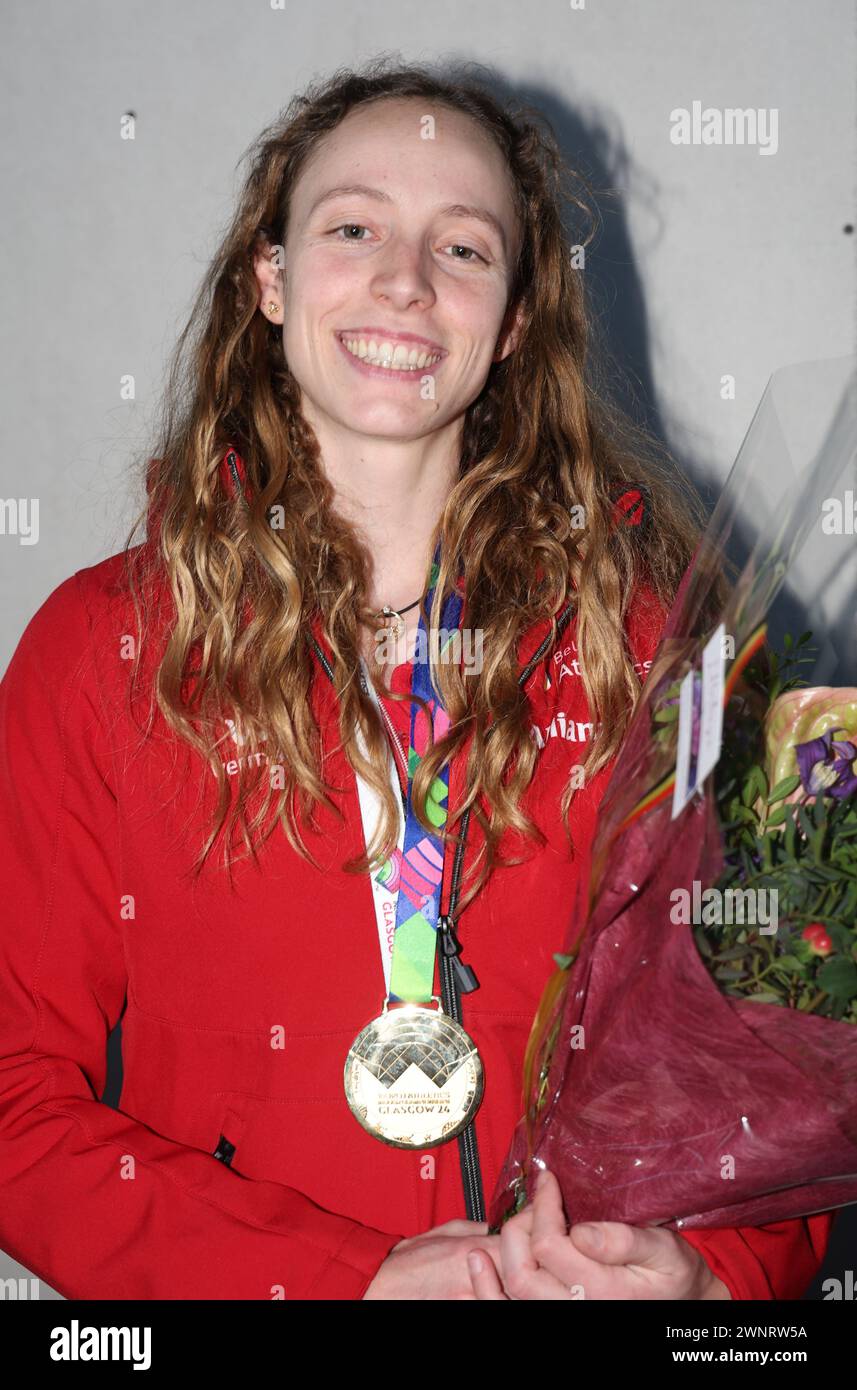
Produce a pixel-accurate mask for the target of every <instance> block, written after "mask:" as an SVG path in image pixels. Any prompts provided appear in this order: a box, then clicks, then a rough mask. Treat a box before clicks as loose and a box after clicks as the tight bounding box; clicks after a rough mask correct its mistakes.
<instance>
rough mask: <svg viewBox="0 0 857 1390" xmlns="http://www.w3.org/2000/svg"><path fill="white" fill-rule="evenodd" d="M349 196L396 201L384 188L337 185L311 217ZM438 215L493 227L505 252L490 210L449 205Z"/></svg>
mask: <svg viewBox="0 0 857 1390" xmlns="http://www.w3.org/2000/svg"><path fill="white" fill-rule="evenodd" d="M349 196H352V197H354V196H357V197H364V198H374V199H376V200H377V201H378V202H380V203H392V202H393V201H394V200H393V199H392V198H391V197H390V194H389V193H385V192H384V190H383V189H382V188H372V187H371V185H370V184H367V183H343V184H337V186H336V187H335V188H328V189H327V191H326V192H325V193H322V194H321V196H320V197H318V198H316V200H315V202H314V203H313V205H312V207H311V208H310V216H312V214H313V213H314V212H316V210H317V209H318V208H320V207H321V205H322V203H328V202H330V201H331V200H332V199H333V198H341V197H349ZM438 215H439V216H440V217H471V218H473V219H474V220H475V221H477V222H485V223H487V225H488V226H489V227H493V229H494V231H495V232H496V233H497V235H498V236H499V238H500V241H501V243H502V246H503V249H504V251H505V250H506V233H505V231H504V229H503V224H502V222H501V221H500V219H499V217H496V216H495V214H494V213H493V212H489V210H488V208H480V207H474V206H473V205H472V204H470V203H448V204H447V206H446V207H442V208H438Z"/></svg>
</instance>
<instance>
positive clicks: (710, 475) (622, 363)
mask: <svg viewBox="0 0 857 1390" xmlns="http://www.w3.org/2000/svg"><path fill="white" fill-rule="evenodd" d="M498 95H500V96H501V97H504V96H512V97H518V98H520V99H522V100H523V101H525V102H530V103H532V104H533V105H535V106H536V107H537V108H538V109H539V110H541V111H543V112H544V113H545V115H546V116H547V118H548V120H549V121H550V122H551V124H552V126H553V128H554V131H555V132H556V135H557V138H558V140H559V143H560V146H561V148H562V150H563V152H564V153H565V156H566V158H567V159H568V161H569V163H570V164H571V166H572V168H576V169H577V170H578V171H579V172H580V173H581V174H583V176H584V177H585V178H586V180H587V182H588V183H589V185H590V187H591V188H592V189H593V190H594V192H595V194H596V202H597V204H598V207H599V211H600V214H601V219H602V222H601V231H600V232H599V233H598V235H597V237H596V240H595V245H594V246H591V247H590V248H589V251H588V255H587V274H588V277H589V280H588V283H589V284H590V286H591V289H590V298H591V303H592V305H593V308H594V310H595V316H596V320H597V324H596V331H597V332H598V333H599V334H600V336H601V339H602V351H603V352H604V354H605V358H606V360H607V361H608V362H612V364H614V366H615V390H616V394H617V397H618V400H619V403H620V404H622V405H623V407H624V408H625V409H626V410H627V411H628V413H629V414H630V415H631V416H632V418H633V419H635V420H636V421H637V422H638V423H640V424H642V425H644V426H646V427H647V428H648V429H650V430H651V431H652V432H653V434H655V436H656V437H657V438H659V439H660V440H661V441H662V442H663V443H665V444H666V445H667V447H669V448H670V449H671V452H672V454H673V457H674V458H675V459H676V461H677V463H678V466H679V468H680V469H681V470H683V471H684V472H686V473H687V475H688V476H689V477H690V478H691V479H692V481H693V482H694V484H695V486H696V487H697V489H698V490H699V492H700V493H701V495H702V497H703V499H704V500H705V502H706V503H707V505H709V506H712V505H713V503H714V501H715V500H716V496H717V492H718V483H717V478H718V477H719V476H720V475H721V473H722V471H723V470H722V469H718V470H716V472H715V470H712V469H711V468H708V467H706V465H704V464H703V463H702V462H701V461H700V460H698V459H694V458H692V457H689V456H687V455H685V454H683V453H682V452H681V451H680V450H678V449H677V448H676V447H674V446H673V444H672V442H671V440H670V438H669V436H668V431H667V429H666V427H665V424H664V421H663V419H662V416H661V411H660V407H659V404H658V398H657V391H656V388H655V383H654V380H653V377H652V371H651V361H650V351H649V332H648V323H647V314H646V306H645V299H644V294H643V287H642V284H641V282H640V277H639V275H638V273H637V269H636V266H635V263H634V257H633V252H632V247H631V241H630V237H629V234H628V227H627V221H626V218H625V215H624V211H623V206H622V201H621V198H622V195H623V194H625V193H627V192H628V190H629V189H630V188H631V181H632V179H633V181H634V184H633V187H634V194H635V196H645V197H647V198H648V201H649V202H650V203H651V204H652V205H655V204H656V199H657V189H656V188H655V187H654V186H653V185H651V183H650V184H649V185H648V187H645V186H644V180H643V177H642V175H641V171H639V170H636V169H634V168H633V166H632V164H631V160H630V157H629V155H628V153H627V151H626V149H625V148H624V144H623V141H622V138H621V134H620V133H618V132H617V131H615V130H614V131H609V130H608V129H607V128H606V126H599V125H597V124H595V123H593V122H591V121H589V120H587V121H586V122H584V120H583V119H581V117H580V116H579V115H577V114H576V113H575V112H574V111H573V110H572V108H571V107H569V106H568V105H567V104H565V103H564V102H563V101H562V100H561V99H560V98H559V97H557V96H556V95H555V94H554V93H553V92H550V91H545V90H543V89H541V88H538V87H520V88H512V87H506V88H502V89H500V90H499V91H498ZM603 190H609V192H608V193H607V194H606V196H605V194H604V192H603ZM617 195H618V196H617ZM568 231H569V236H570V240H571V241H572V242H574V241H575V240H576V237H575V236H574V229H573V228H571V227H569V228H568ZM726 462H727V463H729V464H731V462H732V460H731V459H730V460H728V461H726ZM751 542H752V535H751V533H750V530H749V528H748V532H747V534H746V535H743V536H740V537H737V538H736V556H737V555H738V554H740V553H741V552H743V553H746V550H747V548H748V546H749V544H751ZM843 621H844V620H843ZM808 626H811V624H810V623H809V622H808V621H807V620H806V613H805V611H804V612H802V611H801V605H800V601H799V599H798V598H797V597H796V596H794V595H791V594H790V595H788V596H787V597H782V599H781V609H780V610H778V609H777V608H776V607H775V610H774V614H773V615H772V630H776V631H779V630H780V628H782V629H783V630H790V631H791V632H793V633H794V634H797V633H799V632H802V631H803V630H804V629H805V628H806V627H808ZM847 636H848V634H845V636H843V634H842V633H836V634H831V637H833V638H835V640H834V646H835V648H836V652H837V654H842V658H841V662H840V664H839V665H838V666H836V667H834V668H833V669H831V670H828V672H827V673H826V679H827V680H828V681H830V683H833V684H835V683H845V682H846V680H848V681H849V682H850V681H851V680H853V679H854V672H853V669H852V670H851V672H850V674H849V675H847V674H846V671H845V669H844V664H845V662H846V660H851V657H850V655H847V654H850V652H851V645H850V643H849V641H848V640H847ZM121 1089H122V1056H121V1024H120V1025H119V1026H118V1027H117V1028H116V1029H115V1031H114V1032H113V1033H112V1035H111V1037H110V1040H109V1043H108V1076H107V1085H106V1087H105V1091H104V1096H103V1097H102V1099H103V1100H104V1101H105V1102H106V1104H108V1105H111V1106H113V1107H114V1108H115V1107H118V1105H119V1099H120V1094H121ZM848 1270H851V1271H854V1273H855V1274H857V1207H850V1208H845V1209H843V1210H842V1211H840V1213H839V1214H838V1216H837V1220H836V1223H835V1226H834V1231H833V1236H832V1238H831V1242H830V1246H829V1250H828V1254H827V1258H826V1260H825V1263H824V1267H823V1269H822V1270H821V1272H820V1273H819V1275H818V1277H817V1279H816V1280H814V1282H813V1284H812V1285H811V1286H810V1288H809V1289H808V1290H807V1292H806V1294H805V1295H804V1297H805V1298H807V1299H821V1298H823V1297H824V1296H825V1295H824V1292H823V1287H822V1286H823V1284H824V1281H825V1280H826V1279H830V1278H834V1279H839V1280H841V1281H842V1284H843V1286H844V1287H845V1288H848V1287H849V1285H848V1280H847V1271H848ZM853 1279H854V1276H853V1274H852V1281H851V1283H852V1285H853Z"/></svg>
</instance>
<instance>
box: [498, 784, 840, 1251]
mask: <svg viewBox="0 0 857 1390" xmlns="http://www.w3.org/2000/svg"><path fill="white" fill-rule="evenodd" d="M670 831H672V834H670ZM665 837H666V838H665ZM658 841H660V843H661V846H664V844H666V848H662V849H661V852H660V853H659V854H658V853H657V851H656V850H655V852H654V853H653V849H654V846H655V845H656V844H657V842H658ZM623 851H624V852H623V862H624V866H625V880H626V890H627V891H626V894H625V897H626V901H624V902H623V901H622V894H621V892H613V891H609V890H605V891H604V892H602V894H601V897H600V900H599V903H598V904H597V905H596V911H595V914H594V916H593V918H592V919H591V921H590V923H589V925H588V927H587V931H586V933H585V935H584V939H583V944H582V947H581V950H580V954H579V956H578V959H577V960H576V961H575V963H574V965H573V966H572V967H571V970H570V972H569V981H568V987H567V990H566V992H565V995H564V998H563V1000H562V1001H561V1003H560V1005H559V1007H561V1008H562V1009H563V1020H562V1027H561V1029H560V1034H559V1041H558V1044H557V1047H556V1049H555V1052H554V1062H553V1065H552V1067H551V1071H550V1074H549V1080H548V1090H549V1095H550V1096H551V1100H550V1101H549V1103H548V1105H547V1106H546V1107H545V1110H544V1111H543V1112H542V1115H541V1117H540V1124H539V1128H538V1131H537V1140H536V1144H535V1149H534V1162H533V1164H531V1165H530V1168H529V1177H528V1196H530V1197H531V1196H532V1189H531V1183H532V1180H533V1179H534V1177H535V1174H536V1172H537V1171H538V1168H539V1166H541V1165H542V1164H544V1165H546V1166H547V1167H549V1168H551V1169H552V1171H553V1172H554V1173H555V1174H556V1175H557V1177H558V1179H559V1181H560V1185H561V1188H562V1193H563V1199H564V1205H565V1209H566V1214H567V1216H568V1219H569V1221H570V1222H575V1221H605V1220H611V1221H625V1222H629V1223H630V1224H632V1225H646V1224H649V1223H659V1224H661V1223H664V1224H668V1225H679V1226H681V1227H682V1228H687V1229H690V1228H692V1227H706V1226H724V1225H757V1224H764V1223H767V1222H771V1221H780V1220H784V1219H786V1218H788V1217H792V1216H797V1215H802V1214H803V1215H805V1214H809V1213H811V1212H813V1211H819V1210H825V1209H827V1208H830V1207H835V1206H839V1205H842V1204H844V1203H847V1202H851V1201H855V1200H857V1029H855V1028H854V1027H852V1026H850V1025H848V1024H843V1023H837V1022H835V1021H833V1020H830V1019H825V1018H820V1017H817V1016H815V1015H810V1014H802V1013H799V1012H797V1011H795V1010H791V1009H786V1008H781V1007H779V1006H777V1005H770V1004H754V1003H751V1002H749V1001H746V1000H736V999H730V998H727V997H726V996H725V995H723V994H721V993H720V991H719V989H718V987H717V985H716V984H715V983H714V981H713V980H712V978H711V977H710V976H709V974H708V972H707V970H706V968H705V966H704V964H703V962H702V960H701V958H700V956H699V953H698V951H697V947H696V943H695V941H694V939H693V931H692V927H691V926H689V925H674V924H673V923H672V922H671V921H670V908H671V904H670V893H671V891H672V890H673V889H674V888H675V887H676V885H678V884H688V885H689V884H690V883H691V882H692V881H693V879H697V880H699V881H700V882H701V883H702V884H703V885H708V884H711V883H713V882H714V881H715V879H716V878H717V875H718V873H719V870H720V867H721V864H722V846H721V841H720V832H719V829H718V826H717V821H716V816H715V812H714V809H713V806H712V804H711V802H710V798H706V799H705V800H702V799H698V800H697V801H695V802H694V803H693V804H692V806H691V807H689V808H688V810H687V811H686V813H685V814H684V815H683V816H682V818H681V820H680V821H679V822H678V823H677V824H676V823H673V824H672V825H670V822H669V820H668V808H667V806H666V805H662V806H660V807H658V808H656V810H655V812H654V813H652V814H650V815H649V816H647V817H645V818H644V819H643V820H641V821H638V822H636V823H635V824H634V825H633V826H632V827H631V828H630V830H629V831H628V832H627V835H626V838H625V843H624V845H623ZM632 884H636V885H637V891H636V892H633V891H632V890H631V887H630V885H632ZM581 1024H582V1025H583V1030H584V1031H583V1041H584V1042H585V1046H584V1047H582V1048H581V1047H577V1048H574V1047H568V1046H567V1045H566V1046H563V1040H564V1039H565V1040H568V1039H569V1038H571V1037H572V1036H573V1035H572V1031H571V1030H572V1028H573V1027H574V1026H575V1025H581ZM577 1036H578V1037H579V1036H580V1035H579V1034H578V1035H577ZM730 1157H731V1159H732V1160H733V1162H732V1165H731V1168H730V1167H729V1166H727V1165H728V1160H729V1158H730ZM525 1158H526V1135H525V1129H524V1126H523V1123H522V1124H521V1125H520V1126H519V1127H518V1130H517V1132H516V1135H515V1141H514V1144H513V1147H512V1150H511V1152H510V1154H509V1156H508V1158H507V1161H506V1165H505V1167H504V1170H503V1173H502V1174H501V1177H500V1180H499V1183H498V1186H497V1189H496V1192H495V1196H494V1201H493V1204H492V1211H491V1213H490V1215H489V1219H490V1220H491V1222H492V1224H493V1223H495V1222H497V1221H499V1218H500V1216H501V1214H502V1213H503V1212H504V1211H505V1210H506V1209H507V1208H508V1206H509V1201H510V1192H509V1188H510V1186H511V1184H512V1183H513V1182H514V1181H515V1179H516V1178H517V1177H518V1176H519V1174H520V1173H521V1168H522V1164H523V1163H524V1161H525ZM729 1171H734V1177H731V1178H730V1177H724V1176H723V1174H724V1173H725V1172H729ZM807 1174H812V1175H813V1180H812V1181H810V1182H807V1181H806V1178H807Z"/></svg>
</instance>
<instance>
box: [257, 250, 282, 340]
mask: <svg viewBox="0 0 857 1390" xmlns="http://www.w3.org/2000/svg"><path fill="white" fill-rule="evenodd" d="M279 249H280V248H278V247H274V246H271V245H270V243H269V242H264V243H263V246H262V249H261V250H260V251H259V252H258V254H257V255H256V257H255V259H254V261H253V269H254V271H255V274H256V282H257V284H258V286H259V310H260V312H261V313H262V314H263V315H264V317H265V318H266V319H267V320H268V321H269V323H282V322H283V315H284V304H283V300H284V299H285V289H284V281H283V272H282V270H278V269H277V264H276V258H277V251H278V250H279ZM272 305H276V308H273V309H272V307H271V306H272Z"/></svg>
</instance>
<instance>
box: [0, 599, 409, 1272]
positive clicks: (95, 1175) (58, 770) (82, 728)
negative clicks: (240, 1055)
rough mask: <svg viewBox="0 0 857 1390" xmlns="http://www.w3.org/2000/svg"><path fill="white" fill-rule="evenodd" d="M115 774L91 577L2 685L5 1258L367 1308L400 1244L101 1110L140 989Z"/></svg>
mask: <svg viewBox="0 0 857 1390" xmlns="http://www.w3.org/2000/svg"><path fill="white" fill-rule="evenodd" d="M109 768H110V762H109V758H108V756H107V752H106V744H105V736H104V728H103V724H102V722H101V719H100V714H99V695H98V689H97V684H96V680H95V675H94V667H93V661H92V645H91V640H90V628H89V619H88V613H87V609H86V607H85V605H84V602H83V596H82V593H81V590H80V584H79V580H78V579H77V577H76V576H72V578H70V579H68V580H66V581H65V582H64V583H63V584H61V585H60V586H59V587H58V588H57V589H55V590H54V591H53V593H52V594H50V595H49V597H48V598H47V600H46V601H45V602H44V603H43V605H42V606H41V608H40V609H39V610H38V612H37V613H36V614H35V616H34V617H33V618H32V619H31V621H30V623H29V624H28V626H27V628H26V630H25V632H24V634H23V636H22V638H21V640H20V642H19V644H18V647H17V649H16V651H15V653H14V655H13V657H12V661H11V663H10V665H9V668H8V670H7V672H6V674H5V676H4V678H3V680H2V682H0V838H2V843H3V854H4V888H3V914H2V927H0V1194H2V1196H0V1247H2V1248H3V1249H4V1250H5V1251H6V1252H7V1253H8V1254H9V1255H11V1256H12V1257H13V1258H14V1259H16V1260H18V1261H20V1263H22V1264H23V1265H25V1266H26V1267H27V1268H28V1269H30V1270H31V1271H32V1272H33V1273H35V1274H36V1275H37V1276H39V1277H40V1278H42V1279H44V1280H45V1281H46V1282H47V1283H48V1284H50V1285H51V1286H52V1287H54V1288H55V1289H57V1290H58V1292H60V1293H61V1294H63V1295H65V1296H66V1297H67V1298H80V1299H104V1298H124V1299H131V1298H138V1299H191V1298H202V1299H260V1298H261V1299H271V1298H276V1297H278V1296H283V1297H285V1298H287V1299H293V1298H297V1299H307V1298H312V1299H326V1298H333V1299H360V1298H362V1296H363V1293H364V1292H365V1290H366V1288H367V1287H368V1285H369V1283H370V1281H371V1279H372V1277H373V1276H374V1274H375V1273H376V1272H377V1270H378V1268H379V1267H380V1265H381V1264H382V1262H383V1260H384V1259H385V1258H386V1256H387V1254H388V1253H389V1251H390V1250H391V1249H392V1248H393V1246H394V1245H396V1244H397V1243H398V1241H399V1240H400V1239H401V1237H400V1236H398V1235H390V1234H389V1233H388V1232H382V1231H378V1230H375V1229H374V1228H371V1227H368V1226H362V1225H360V1224H359V1223H358V1222H356V1221H352V1220H350V1219H346V1218H345V1217H343V1216H340V1215H336V1214H334V1213H332V1212H329V1211H325V1210H323V1209H322V1208H320V1207H318V1206H317V1205H315V1204H314V1203H313V1202H312V1201H310V1199H309V1198H308V1197H306V1196H304V1195H303V1194H302V1193H300V1192H297V1191H295V1190H294V1189H292V1188H289V1187H285V1186H283V1185H281V1184H279V1183H276V1182H269V1181H264V1182H256V1181H251V1180H249V1179H247V1178H244V1177H242V1176H241V1175H239V1174H237V1173H234V1172H232V1171H231V1170H230V1169H229V1168H227V1167H225V1166H224V1165H223V1164H222V1163H220V1162H219V1161H218V1160H217V1159H215V1158H214V1157H213V1156H211V1155H209V1154H207V1153H203V1152H202V1151H200V1150H197V1149H194V1148H191V1147H188V1146H185V1145H182V1144H179V1143H174V1142H172V1141H171V1140H169V1139H166V1138H164V1137H163V1136H161V1135H159V1134H157V1133H155V1132H153V1131H152V1130H150V1129H148V1128H147V1127H146V1126H145V1125H143V1124H140V1123H138V1122H137V1121H135V1120H133V1119H131V1118H130V1117H129V1116H127V1115H125V1114H123V1113H122V1112H121V1110H115V1109H113V1108H112V1107H110V1106H108V1105H106V1104H104V1103H102V1101H101V1100H100V1099H99V1097H100V1096H101V1095H102V1093H103V1090H104V1084H105V1076H106V1043H107V1038H108V1036H109V1034H110V1032H111V1030H112V1029H113V1028H114V1027H115V1025H116V1023H117V1021H118V1019H119V1018H120V1015H121V1012H122V1008H123V1004H124V1001H125V993H126V984H127V975H126V968H125V960H124V954H123V947H122V938H121V930H120V896H119V887H118V877H119V876H118V873H117V856H118V830H117V820H118V817H117V803H116V798H115V794H114V791H113V789H112V788H111V784H110V772H109ZM280 1289H281V1290H282V1295H280Z"/></svg>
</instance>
